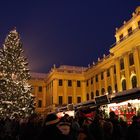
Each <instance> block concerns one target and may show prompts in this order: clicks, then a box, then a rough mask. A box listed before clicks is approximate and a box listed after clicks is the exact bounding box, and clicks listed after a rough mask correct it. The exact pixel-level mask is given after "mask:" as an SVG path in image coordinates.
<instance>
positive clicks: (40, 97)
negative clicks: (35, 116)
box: [30, 7, 140, 112]
mask: <svg viewBox="0 0 140 140" xmlns="http://www.w3.org/2000/svg"><path fill="white" fill-rule="evenodd" d="M115 38H116V42H115V43H114V44H113V45H112V46H111V48H110V50H109V55H107V56H105V55H103V58H101V59H98V62H96V63H93V64H92V65H91V66H88V67H77V66H67V65H62V66H60V67H58V68H56V66H55V65H54V66H53V68H52V69H51V71H50V72H49V73H47V74H39V73H32V79H31V81H30V83H31V84H32V86H33V93H34V95H35V97H36V98H35V100H36V110H37V112H45V111H50V110H52V109H53V107H54V106H61V105H62V106H63V105H66V104H71V103H73V104H77V103H80V102H85V101H88V100H93V99H94V98H95V97H97V96H102V95H105V94H108V95H115V94H116V93H118V92H121V91H124V90H129V89H132V88H138V87H140V7H137V8H136V10H135V12H134V13H133V14H132V18H131V19H130V20H129V21H124V23H123V25H122V26H121V27H120V28H116V33H115Z"/></svg>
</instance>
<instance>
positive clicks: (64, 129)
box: [38, 113, 70, 140]
mask: <svg viewBox="0 0 140 140" xmlns="http://www.w3.org/2000/svg"><path fill="white" fill-rule="evenodd" d="M68 126H69V125H67V124H66V123H65V124H62V123H60V120H59V118H58V117H57V115H56V114H55V113H51V114H48V115H47V117H46V119H45V121H44V125H43V128H42V131H41V133H40V135H39V137H38V140H49V139H50V140H59V139H60V140H70V137H69V135H68V134H69V131H70V128H68Z"/></svg>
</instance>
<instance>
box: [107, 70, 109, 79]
mask: <svg viewBox="0 0 140 140" xmlns="http://www.w3.org/2000/svg"><path fill="white" fill-rule="evenodd" d="M109 76H110V70H109V69H107V77H109Z"/></svg>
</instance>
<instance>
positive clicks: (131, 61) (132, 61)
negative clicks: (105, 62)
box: [129, 53, 134, 66]
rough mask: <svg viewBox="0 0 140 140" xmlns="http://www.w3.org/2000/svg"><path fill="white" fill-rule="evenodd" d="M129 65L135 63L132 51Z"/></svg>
mask: <svg viewBox="0 0 140 140" xmlns="http://www.w3.org/2000/svg"><path fill="white" fill-rule="evenodd" d="M129 65H130V66H132V65H134V57H133V53H130V54H129Z"/></svg>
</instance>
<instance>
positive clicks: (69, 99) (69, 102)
mask: <svg viewBox="0 0 140 140" xmlns="http://www.w3.org/2000/svg"><path fill="white" fill-rule="evenodd" d="M71 103H72V97H71V96H68V104H71Z"/></svg>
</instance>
